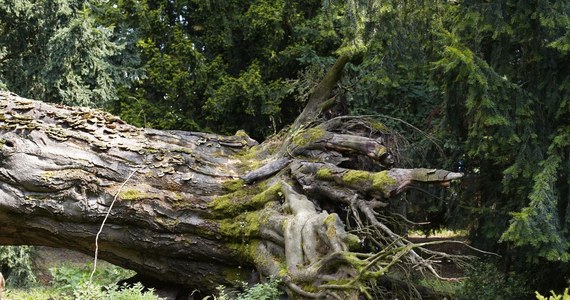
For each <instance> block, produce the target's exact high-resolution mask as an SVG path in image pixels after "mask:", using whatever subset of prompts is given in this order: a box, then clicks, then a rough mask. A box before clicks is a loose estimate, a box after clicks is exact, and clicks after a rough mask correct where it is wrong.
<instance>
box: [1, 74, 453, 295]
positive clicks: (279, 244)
mask: <svg viewBox="0 0 570 300" xmlns="http://www.w3.org/2000/svg"><path fill="white" fill-rule="evenodd" d="M337 69H338V66H337ZM335 72H340V71H339V70H336V71H335ZM337 77H338V76H337ZM336 80H338V78H337V79H336ZM332 88H333V85H331V84H330V82H327V89H329V90H330V89H332ZM317 90H318V89H317ZM325 94H326V91H325V92H323V91H322V89H321V90H319V95H318V97H320V98H321V99H322V101H324V100H327V97H326V95H325ZM323 95H324V96H323ZM315 101H316V100H314V101H313V102H312V103H313V104H312V105H313V107H314V108H318V107H319V105H318V103H317V104H315V103H314V102H315ZM319 101H321V100H319ZM0 108H1V113H0V150H1V151H0V228H1V229H0V244H13V245H21V244H31V245H46V246H54V247H63V248H68V249H75V250H78V251H81V252H84V253H87V254H92V253H93V252H94V250H95V247H96V245H95V242H96V241H95V236H96V234H97V232H98V231H99V228H100V226H101V224H102V222H103V220H104V219H105V218H106V217H108V218H107V219H106V223H105V226H104V228H103V230H102V232H101V235H100V237H99V240H98V241H97V246H98V251H99V257H101V258H103V259H105V260H107V261H109V262H111V263H114V264H117V265H119V266H123V267H125V268H129V269H132V270H135V271H137V272H138V273H139V274H142V275H144V276H149V277H154V278H160V279H161V280H163V281H169V282H173V283H178V284H183V285H187V286H191V287H194V288H198V289H202V290H205V291H212V290H213V289H214V288H215V287H216V286H218V285H220V284H224V285H231V284H233V283H235V281H236V280H244V279H247V278H248V277H249V276H250V274H251V273H252V272H258V273H260V275H261V277H262V278H263V277H267V276H273V277H277V278H279V279H280V280H281V281H282V282H283V283H284V286H285V287H286V288H287V291H288V293H289V294H290V295H296V296H298V297H301V298H329V297H332V298H343V299H344V298H357V297H359V296H360V295H365V296H368V297H373V296H372V294H373V291H371V287H373V286H374V284H372V285H371V284H370V283H371V282H376V280H377V279H378V278H383V279H384V280H385V279H386V278H387V277H384V276H385V275H386V274H387V273H388V272H389V271H390V270H391V269H392V268H394V267H395V266H405V267H406V268H409V269H412V268H421V269H425V270H430V271H431V272H433V273H434V274H436V272H435V269H433V266H432V261H433V260H437V259H438V258H441V257H442V256H447V255H446V254H444V253H434V252H429V251H428V250H425V249H424V248H423V246H424V245H422V244H413V243H410V242H409V241H407V240H406V239H405V237H404V236H400V235H399V234H397V233H395V231H394V229H393V226H392V225H391V224H389V223H386V222H385V218H384V217H383V216H386V215H388V214H389V212H390V201H392V200H391V199H392V198H393V197H394V196H395V195H397V194H398V193H400V192H401V191H403V190H404V189H405V188H406V187H407V186H409V185H410V184H412V183H414V182H427V183H437V184H447V183H449V182H450V181H451V180H454V179H458V178H460V177H461V174H458V173H453V172H448V171H444V170H430V169H396V168H390V166H391V164H393V158H392V156H391V154H390V151H389V149H388V148H387V147H386V145H384V143H383V142H382V137H383V134H385V133H386V132H383V130H382V129H380V130H379V128H384V127H381V126H378V124H371V123H370V122H369V121H367V120H361V119H354V120H352V119H339V118H337V119H333V120H329V121H323V122H314V121H315V119H316V117H317V116H318V115H319V114H318V113H314V114H312V115H311V114H307V113H304V114H302V115H303V118H305V119H304V121H303V122H302V123H299V122H296V123H295V124H296V125H295V128H291V129H290V130H289V131H284V132H282V133H281V135H279V136H276V137H274V138H272V139H270V140H268V141H266V142H264V143H263V144H261V145H258V144H257V143H256V142H255V141H253V140H251V139H250V138H249V137H248V136H247V135H246V134H244V133H238V134H236V135H235V136H220V135H214V134H205V133H194V132H180V131H158V130H152V129H141V128H136V127H133V126H131V125H128V124H125V123H124V122H123V121H121V120H120V119H119V118H117V117H115V116H112V115H110V114H108V113H104V112H101V111H98V110H92V109H86V108H70V107H65V106H57V105H56V106H54V105H49V104H46V103H42V102H37V101H33V100H28V99H24V98H21V97H18V96H16V95H13V94H10V93H7V92H4V93H1V94H0ZM307 115H309V116H310V117H307ZM362 161H365V163H364V164H362V163H361V162H362ZM111 206H112V209H110V208H111ZM108 211H109V214H108V216H106V214H107V212H108ZM422 252H423V253H428V252H429V258H425V257H426V256H422V255H421V253H422Z"/></svg>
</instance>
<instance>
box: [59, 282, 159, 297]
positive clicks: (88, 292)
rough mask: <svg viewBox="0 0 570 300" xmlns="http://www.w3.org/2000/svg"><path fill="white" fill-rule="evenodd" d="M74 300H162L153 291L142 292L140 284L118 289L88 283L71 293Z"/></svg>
mask: <svg viewBox="0 0 570 300" xmlns="http://www.w3.org/2000/svg"><path fill="white" fill-rule="evenodd" d="M71 299H74V300H93V299H100V300H162V299H163V298H160V297H158V296H156V295H155V294H154V290H153V289H149V290H147V291H144V287H143V286H142V284H141V283H136V284H135V285H133V286H132V287H118V286H116V285H110V286H107V287H106V288H105V289H104V288H103V286H101V285H98V284H93V283H89V282H85V283H82V284H81V285H80V286H79V287H77V288H76V289H75V290H74V291H73V298H70V300H71Z"/></svg>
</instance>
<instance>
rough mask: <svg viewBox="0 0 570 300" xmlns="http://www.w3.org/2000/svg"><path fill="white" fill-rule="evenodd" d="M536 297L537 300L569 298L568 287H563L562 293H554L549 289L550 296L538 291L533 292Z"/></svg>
mask: <svg viewBox="0 0 570 300" xmlns="http://www.w3.org/2000/svg"><path fill="white" fill-rule="evenodd" d="M535 294H536V299H538V300H570V294H569V293H568V288H566V289H564V294H556V293H555V292H554V291H550V296H549V297H548V298H547V297H546V296H542V295H541V294H540V293H539V292H535Z"/></svg>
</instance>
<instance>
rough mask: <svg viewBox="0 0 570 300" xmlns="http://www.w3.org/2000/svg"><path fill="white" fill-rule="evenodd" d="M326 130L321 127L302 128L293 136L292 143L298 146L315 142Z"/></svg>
mask: <svg viewBox="0 0 570 300" xmlns="http://www.w3.org/2000/svg"><path fill="white" fill-rule="evenodd" d="M325 133H326V131H325V130H323V129H321V128H309V129H307V130H303V131H301V132H299V133H297V134H296V135H295V137H293V144H295V145H296V146H298V147H304V146H306V145H308V144H310V143H314V142H316V141H317V140H318V139H320V138H322V137H323V136H325Z"/></svg>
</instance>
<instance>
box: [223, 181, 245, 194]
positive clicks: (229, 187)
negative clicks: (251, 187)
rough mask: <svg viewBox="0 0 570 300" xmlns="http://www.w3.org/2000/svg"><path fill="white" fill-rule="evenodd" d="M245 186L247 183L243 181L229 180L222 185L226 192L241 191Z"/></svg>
mask: <svg viewBox="0 0 570 300" xmlns="http://www.w3.org/2000/svg"><path fill="white" fill-rule="evenodd" d="M244 185H245V181H243V179H235V180H228V181H224V182H223V183H222V187H223V188H224V189H225V190H226V191H230V192H235V191H237V190H239V189H243V188H244Z"/></svg>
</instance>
